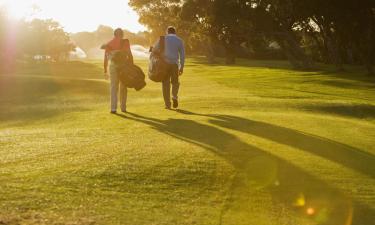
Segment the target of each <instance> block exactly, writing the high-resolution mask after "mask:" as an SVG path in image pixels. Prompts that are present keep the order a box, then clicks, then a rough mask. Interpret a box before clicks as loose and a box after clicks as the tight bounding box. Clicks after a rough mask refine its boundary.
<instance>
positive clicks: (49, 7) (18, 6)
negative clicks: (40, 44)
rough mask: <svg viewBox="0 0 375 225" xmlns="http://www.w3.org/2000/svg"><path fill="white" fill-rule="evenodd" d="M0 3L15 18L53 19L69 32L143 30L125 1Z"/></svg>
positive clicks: (19, 0) (24, 0) (21, 0)
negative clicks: (104, 28) (99, 29)
mask: <svg viewBox="0 0 375 225" xmlns="http://www.w3.org/2000/svg"><path fill="white" fill-rule="evenodd" d="M0 6H5V8H6V10H7V13H8V15H9V16H10V17H13V18H16V19H21V18H25V19H27V20H30V19H32V18H41V19H54V20H56V21H58V22H59V23H60V24H61V25H62V26H63V27H64V29H65V31H67V32H71V33H75V32H79V31H94V30H96V28H97V27H98V26H99V25H107V26H111V27H113V28H117V27H121V28H124V29H127V30H130V31H132V32H138V31H144V30H146V28H145V27H144V26H142V25H141V24H140V23H139V22H138V15H137V14H136V13H135V12H134V11H133V10H132V9H131V8H130V7H129V6H128V0H0Z"/></svg>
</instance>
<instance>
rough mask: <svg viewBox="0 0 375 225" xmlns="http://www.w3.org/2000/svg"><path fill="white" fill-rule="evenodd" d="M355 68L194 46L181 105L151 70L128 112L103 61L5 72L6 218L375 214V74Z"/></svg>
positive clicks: (279, 220) (276, 220) (0, 110)
mask: <svg viewBox="0 0 375 225" xmlns="http://www.w3.org/2000/svg"><path fill="white" fill-rule="evenodd" d="M139 64H141V65H143V66H144V67H146V64H145V62H143V61H140V62H139ZM351 70H352V71H349V72H347V73H344V74H337V73H334V72H330V68H322V70H321V71H314V72H298V71H293V70H290V69H289V68H288V66H287V65H286V64H284V63H283V62H264V61H262V62H257V61H252V62H246V61H243V62H240V64H239V65H237V66H232V67H228V66H221V65H211V66H209V65H205V64H203V63H201V61H200V60H199V59H194V60H193V59H191V60H190V61H189V63H188V65H187V69H186V74H185V75H184V76H183V77H182V90H181V101H182V109H183V110H181V111H179V112H175V111H165V110H164V109H163V103H162V98H161V94H160V90H159V89H160V87H159V84H154V83H149V85H148V87H147V88H146V89H145V90H144V91H142V92H139V93H136V92H134V91H131V92H130V94H129V95H130V96H129V104H128V108H129V110H130V112H131V113H130V114H127V115H118V116H113V115H109V113H108V96H107V93H108V84H107V82H106V81H103V80H101V76H100V74H101V66H100V63H97V62H88V63H81V62H76V63H71V64H60V65H32V66H25V67H24V68H22V69H20V70H19V71H17V73H16V74H13V75H10V74H8V75H0V155H1V157H0V224H1V223H5V224H7V223H10V224H12V223H26V224H32V223H35V224H43V223H45V224H51V223H68V224H91V223H98V224H120V223H121V224H233V225H240V224H257V225H263V224H269V225H274V224H281V225H284V224H285V225H293V224H295V225H305V224H306V225H307V224H327V225H328V224H329V225H336V224H337V225H344V224H345V225H346V224H350V221H351V219H352V220H353V224H357V225H365V224H366V225H371V224H374V221H375V218H374V217H375V212H374V210H375V188H374V186H375V179H374V176H375V156H374V155H375V141H374V140H375V91H374V87H375V84H374V79H370V78H368V77H365V76H363V75H361V72H358V71H357V70H356V69H355V68H353V69H351ZM309 214H311V215H309Z"/></svg>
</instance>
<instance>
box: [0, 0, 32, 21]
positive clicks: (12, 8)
mask: <svg viewBox="0 0 375 225" xmlns="http://www.w3.org/2000/svg"><path fill="white" fill-rule="evenodd" d="M0 6H2V7H4V8H5V10H6V13H7V15H8V16H9V17H11V18H12V19H21V18H26V17H28V16H31V14H32V11H33V4H27V3H25V2H19V1H10V0H7V1H5V0H3V1H1V0H0Z"/></svg>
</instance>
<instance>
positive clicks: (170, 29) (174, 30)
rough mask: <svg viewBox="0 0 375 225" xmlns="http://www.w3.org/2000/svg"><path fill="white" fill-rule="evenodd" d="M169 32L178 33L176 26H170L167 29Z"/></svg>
mask: <svg viewBox="0 0 375 225" xmlns="http://www.w3.org/2000/svg"><path fill="white" fill-rule="evenodd" d="M167 34H176V28H175V27H173V26H169V27H168V29H167Z"/></svg>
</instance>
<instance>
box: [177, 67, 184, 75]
mask: <svg viewBox="0 0 375 225" xmlns="http://www.w3.org/2000/svg"><path fill="white" fill-rule="evenodd" d="M183 73H184V69H183V68H181V69H180V70H179V71H178V75H180V76H181V75H182V74H183Z"/></svg>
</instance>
